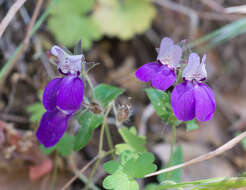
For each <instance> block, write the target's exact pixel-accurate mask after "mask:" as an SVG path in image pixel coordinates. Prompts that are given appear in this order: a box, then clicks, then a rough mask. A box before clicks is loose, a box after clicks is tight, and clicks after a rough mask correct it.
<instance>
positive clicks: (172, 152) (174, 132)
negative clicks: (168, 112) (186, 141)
mask: <svg viewBox="0 0 246 190" xmlns="http://www.w3.org/2000/svg"><path fill="white" fill-rule="evenodd" d="M175 144H176V126H175V125H172V143H171V153H170V162H171V163H172V161H173V155H174V149H175Z"/></svg>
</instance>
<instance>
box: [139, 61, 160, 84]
mask: <svg viewBox="0 0 246 190" xmlns="http://www.w3.org/2000/svg"><path fill="white" fill-rule="evenodd" d="M160 67H161V64H159V63H155V62H153V63H147V64H145V65H143V66H141V67H140V68H138V69H137V71H136V77H137V78H138V79H139V80H141V81H143V82H149V81H150V80H151V79H152V78H153V76H154V75H155V74H156V72H158V70H159V69H160Z"/></svg>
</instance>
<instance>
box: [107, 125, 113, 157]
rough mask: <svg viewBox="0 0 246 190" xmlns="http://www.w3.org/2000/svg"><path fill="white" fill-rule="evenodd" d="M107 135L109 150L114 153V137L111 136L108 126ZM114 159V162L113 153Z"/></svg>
mask: <svg viewBox="0 0 246 190" xmlns="http://www.w3.org/2000/svg"><path fill="white" fill-rule="evenodd" d="M105 134H106V139H107V142H108V146H109V150H111V151H112V150H113V149H114V144H113V141H112V136H111V134H110V131H109V127H108V125H106V126H105ZM112 159H113V160H114V152H112Z"/></svg>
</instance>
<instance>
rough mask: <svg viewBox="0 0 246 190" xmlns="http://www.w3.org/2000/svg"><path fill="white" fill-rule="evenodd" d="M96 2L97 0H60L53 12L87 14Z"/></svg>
mask: <svg viewBox="0 0 246 190" xmlns="http://www.w3.org/2000/svg"><path fill="white" fill-rule="evenodd" d="M94 4H95V0H86V1H85V0H69V1H68V0H60V2H59V3H58V4H57V5H56V7H55V9H53V10H52V12H51V14H52V15H62V14H71V13H74V14H86V13H88V12H89V11H91V10H92V8H93V6H94Z"/></svg>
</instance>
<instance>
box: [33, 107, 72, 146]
mask: <svg viewBox="0 0 246 190" xmlns="http://www.w3.org/2000/svg"><path fill="white" fill-rule="evenodd" d="M68 119H69V117H68V116H67V115H64V114H63V113H61V112H59V111H58V110H55V111H52V112H45V113H44V115H43V117H42V119H41V121H40V125H39V128H38V130H37V133H36V136H37V139H38V141H39V142H40V143H41V144H43V145H44V146H45V147H46V148H48V147H52V146H54V145H55V144H56V143H57V142H58V141H59V139H60V138H61V137H62V136H63V134H64V133H65V131H66V128H67V123H68Z"/></svg>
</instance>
